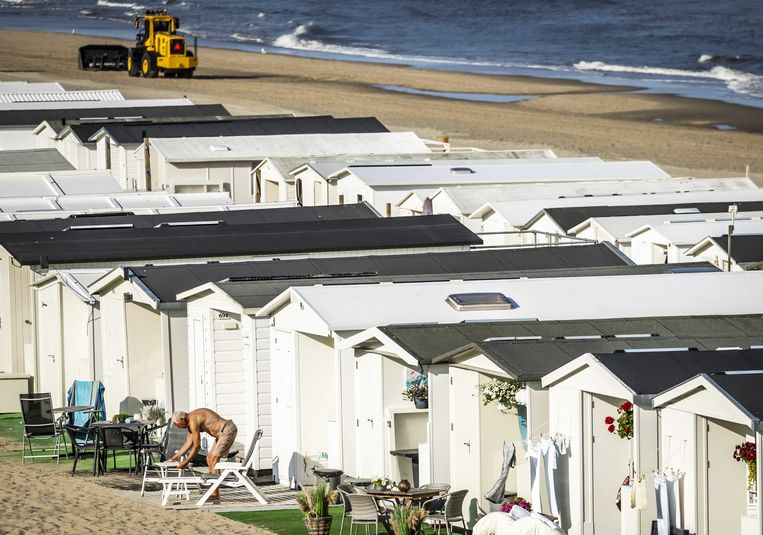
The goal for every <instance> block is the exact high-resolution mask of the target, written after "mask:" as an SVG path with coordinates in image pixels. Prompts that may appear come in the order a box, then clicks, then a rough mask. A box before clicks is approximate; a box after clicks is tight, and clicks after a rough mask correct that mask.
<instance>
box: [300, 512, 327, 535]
mask: <svg viewBox="0 0 763 535" xmlns="http://www.w3.org/2000/svg"><path fill="white" fill-rule="evenodd" d="M332 520H333V518H331V517H330V516H323V517H317V516H306V517H305V527H306V528H307V532H308V533H309V534H310V535H329V532H330V531H331V521H332Z"/></svg>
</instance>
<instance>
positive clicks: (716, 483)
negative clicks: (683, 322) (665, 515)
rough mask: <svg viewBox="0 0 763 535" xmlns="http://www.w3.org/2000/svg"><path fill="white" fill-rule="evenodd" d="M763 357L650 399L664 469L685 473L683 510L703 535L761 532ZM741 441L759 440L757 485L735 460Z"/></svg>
mask: <svg viewBox="0 0 763 535" xmlns="http://www.w3.org/2000/svg"><path fill="white" fill-rule="evenodd" d="M731 351H733V352H734V353H747V354H748V355H749V354H751V353H755V354H760V353H761V352H762V351H761V350H760V349H757V350H746V351H745V350H731ZM731 351H730V352H731ZM760 360H761V359H760V356H756V357H752V358H751V360H750V364H751V366H752V365H753V364H754V363H755V362H757V363H758V364H757V365H756V366H755V368H756V369H754V370H752V369H751V370H723V372H722V373H712V374H707V373H703V374H699V375H696V376H695V377H692V378H691V379H688V380H687V381H685V382H683V383H681V384H679V385H677V386H675V387H673V388H671V389H669V390H666V391H665V392H663V393H661V394H659V395H657V396H655V397H654V399H653V400H652V404H653V406H654V408H655V410H657V412H658V414H659V421H660V424H661V425H660V434H659V439H660V444H661V448H662V452H663V454H662V455H661V456H660V460H661V465H662V466H663V467H674V468H675V469H678V470H680V471H682V472H684V473H685V474H686V475H685V477H684V484H683V487H682V491H683V494H684V495H683V499H682V500H681V511H680V512H681V516H682V520H683V523H684V527H686V528H688V529H690V530H691V531H692V532H693V533H697V535H708V534H711V533H729V534H734V535H736V534H740V535H760V534H761V533H763V511H762V510H761V502H760V500H759V496H761V486H762V485H761V481H762V480H763V478H762V477H761V467H762V466H763V465H762V464H761V462H762V460H763V454H762V453H761V447H763V433H762V432H763V429H761V418H762V417H763V412H762V411H761V404H760V387H761V384H762V383H763V381H762V379H763V378H761V375H760V374H761V371H760V369H759V368H760ZM722 368H723V366H722V365H720V366H719V368H718V369H719V370H720V369H722ZM743 442H752V443H754V444H755V446H756V450H757V456H756V458H755V460H756V461H757V467H756V469H755V476H756V477H755V478H754V479H755V481H754V483H753V484H752V485H750V481H749V480H748V466H747V465H746V463H745V462H738V461H735V460H734V459H733V456H732V454H733V452H734V448H735V447H736V446H737V445H740V444H742V443H743Z"/></svg>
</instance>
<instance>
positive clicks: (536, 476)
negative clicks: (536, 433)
mask: <svg viewBox="0 0 763 535" xmlns="http://www.w3.org/2000/svg"><path fill="white" fill-rule="evenodd" d="M527 457H528V459H529V460H530V503H533V504H535V507H540V465H539V464H538V461H539V460H540V446H539V445H538V444H536V443H534V442H533V441H532V440H530V441H528V443H527Z"/></svg>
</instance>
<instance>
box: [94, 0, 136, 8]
mask: <svg viewBox="0 0 763 535" xmlns="http://www.w3.org/2000/svg"><path fill="white" fill-rule="evenodd" d="M96 3H97V4H98V5H99V6H106V7H126V8H129V9H145V6H142V5H140V4H135V3H132V2H113V1H112V0H98V2H96Z"/></svg>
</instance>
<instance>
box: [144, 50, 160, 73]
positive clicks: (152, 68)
mask: <svg viewBox="0 0 763 535" xmlns="http://www.w3.org/2000/svg"><path fill="white" fill-rule="evenodd" d="M140 72H141V74H143V77H144V78H156V77H157V76H159V67H158V66H157V65H156V54H154V53H152V52H146V53H145V54H143V59H142V60H141V62H140Z"/></svg>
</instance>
